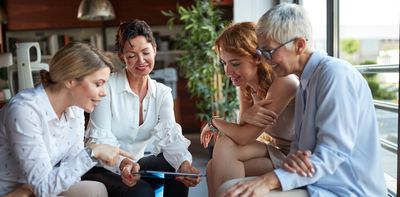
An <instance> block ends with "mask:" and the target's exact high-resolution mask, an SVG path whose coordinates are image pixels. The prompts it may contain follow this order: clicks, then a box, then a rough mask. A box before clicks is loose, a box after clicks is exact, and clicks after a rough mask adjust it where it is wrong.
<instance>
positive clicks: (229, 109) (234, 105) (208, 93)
mask: <svg viewBox="0 0 400 197" xmlns="http://www.w3.org/2000/svg"><path fill="white" fill-rule="evenodd" d="M162 13H163V14H164V15H165V16H168V17H169V20H168V25H169V26H170V27H172V26H173V25H174V21H175V20H180V21H181V22H182V24H183V28H182V31H181V32H180V33H179V34H178V35H177V37H176V47H177V49H179V50H182V51H184V54H183V55H182V56H181V57H179V59H178V66H179V69H180V72H182V73H183V75H184V77H185V78H187V79H188V83H187V88H188V90H189V93H190V94H191V96H193V97H196V98H198V99H199V101H198V102H197V103H196V107H197V108H198V109H199V110H200V112H199V113H198V114H197V117H198V118H199V119H200V120H202V121H207V120H208V119H209V118H210V117H211V115H213V116H219V117H223V118H224V119H226V120H230V121H234V120H236V111H237V110H236V109H238V100H237V96H236V88H235V87H234V86H233V85H232V84H231V82H230V80H229V79H228V78H227V77H226V76H225V75H224V74H223V68H222V67H221V66H220V63H219V59H218V56H217V54H216V53H215V51H214V49H213V46H214V41H215V39H216V38H217V36H218V34H219V32H220V31H221V30H222V29H223V27H224V25H225V24H226V21H224V20H222V18H221V14H222V13H221V12H220V11H218V10H217V9H216V8H215V7H214V6H213V5H211V3H210V1H208V0H196V1H195V2H194V4H193V5H192V6H190V7H183V6H179V5H177V13H174V12H172V11H171V10H169V11H162Z"/></svg>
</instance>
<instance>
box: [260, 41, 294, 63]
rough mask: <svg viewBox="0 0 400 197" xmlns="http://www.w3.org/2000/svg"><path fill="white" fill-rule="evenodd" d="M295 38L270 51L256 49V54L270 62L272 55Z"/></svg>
mask: <svg viewBox="0 0 400 197" xmlns="http://www.w3.org/2000/svg"><path fill="white" fill-rule="evenodd" d="M296 39H297V38H293V39H291V40H289V41H287V42H285V43H283V44H281V45H280V46H279V47H276V48H275V49H271V50H266V49H260V48H257V49H256V53H257V54H258V55H260V56H264V57H265V58H267V60H272V54H274V53H275V52H276V51H277V50H278V49H280V48H281V47H283V46H285V45H287V44H289V43H290V42H293V41H295V40H296Z"/></svg>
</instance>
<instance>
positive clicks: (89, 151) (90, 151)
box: [85, 147, 97, 162]
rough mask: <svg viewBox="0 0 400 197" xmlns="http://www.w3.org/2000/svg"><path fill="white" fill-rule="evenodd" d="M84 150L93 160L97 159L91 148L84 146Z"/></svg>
mask: <svg viewBox="0 0 400 197" xmlns="http://www.w3.org/2000/svg"><path fill="white" fill-rule="evenodd" d="M85 151H86V153H87V154H88V155H89V157H90V158H91V159H92V161H93V162H95V161H97V158H96V157H95V156H94V153H93V150H92V149H91V148H89V147H86V148H85Z"/></svg>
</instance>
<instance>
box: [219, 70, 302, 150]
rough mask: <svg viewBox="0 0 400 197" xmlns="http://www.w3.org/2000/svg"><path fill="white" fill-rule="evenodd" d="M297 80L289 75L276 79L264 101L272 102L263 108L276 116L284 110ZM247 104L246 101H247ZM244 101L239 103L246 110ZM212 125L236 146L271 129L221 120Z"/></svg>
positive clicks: (246, 105) (295, 87)
mask: <svg viewBox="0 0 400 197" xmlns="http://www.w3.org/2000/svg"><path fill="white" fill-rule="evenodd" d="M298 84H299V82H298V80H297V78H296V77H295V76H293V75H289V76H286V77H281V78H277V79H275V80H274V82H273V83H272V85H271V87H270V88H269V90H268V93H267V96H266V99H267V100H272V102H271V103H269V104H266V105H265V106H264V107H265V108H266V109H267V110H270V111H273V112H275V113H276V114H277V115H278V116H279V115H280V114H281V113H282V111H283V110H284V109H285V108H286V106H287V105H288V104H289V102H290V101H291V100H292V99H293V98H294V96H295V94H296V90H297V87H298ZM247 102H248V101H247ZM248 106H249V105H248V104H246V102H245V101H243V100H242V101H241V107H244V108H248ZM213 124H214V125H215V126H216V127H217V128H218V129H219V130H220V131H221V132H223V133H224V134H225V135H227V136H228V137H230V138H231V139H232V140H233V141H235V142H236V143H238V144H241V145H244V144H247V143H248V142H250V141H252V140H255V139H256V138H257V137H258V136H259V135H260V134H261V133H262V132H263V130H264V129H267V130H268V129H271V128H272V126H271V125H270V126H268V127H266V128H263V127H258V126H255V125H251V124H246V123H245V124H240V125H239V124H234V123H229V122H226V121H224V120H222V119H214V120H213Z"/></svg>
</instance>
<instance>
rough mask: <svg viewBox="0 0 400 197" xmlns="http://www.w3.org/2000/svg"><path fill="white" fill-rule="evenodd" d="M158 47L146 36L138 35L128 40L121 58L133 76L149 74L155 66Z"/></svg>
mask: <svg viewBox="0 0 400 197" xmlns="http://www.w3.org/2000/svg"><path fill="white" fill-rule="evenodd" d="M155 56H156V48H155V47H154V46H153V45H152V44H151V43H150V42H148V41H147V40H146V38H145V37H144V36H136V37H134V38H132V39H130V40H129V41H126V42H125V44H124V48H123V51H122V54H120V57H121V59H122V60H123V61H124V63H125V65H126V69H127V70H128V73H129V74H130V75H132V76H141V77H143V76H147V75H149V74H150V72H151V71H152V70H153V68H154V62H155Z"/></svg>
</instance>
